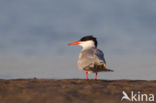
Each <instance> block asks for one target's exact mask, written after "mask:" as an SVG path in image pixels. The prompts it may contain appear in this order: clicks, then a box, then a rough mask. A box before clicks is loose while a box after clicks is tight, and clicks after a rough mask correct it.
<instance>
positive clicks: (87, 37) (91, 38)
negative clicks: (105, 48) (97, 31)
mask: <svg viewBox="0 0 156 103" xmlns="http://www.w3.org/2000/svg"><path fill="white" fill-rule="evenodd" d="M88 40H93V41H94V44H95V46H96V47H97V40H96V38H95V37H93V36H92V35H88V36H84V37H82V38H81V39H80V41H88Z"/></svg>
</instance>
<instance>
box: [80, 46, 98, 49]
mask: <svg viewBox="0 0 156 103" xmlns="http://www.w3.org/2000/svg"><path fill="white" fill-rule="evenodd" d="M90 48H96V47H95V45H85V46H82V50H87V49H90Z"/></svg>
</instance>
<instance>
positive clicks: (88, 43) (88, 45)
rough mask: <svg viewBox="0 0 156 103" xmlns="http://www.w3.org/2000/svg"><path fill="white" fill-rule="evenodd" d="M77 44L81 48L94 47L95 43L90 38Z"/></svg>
mask: <svg viewBox="0 0 156 103" xmlns="http://www.w3.org/2000/svg"><path fill="white" fill-rule="evenodd" d="M79 45H80V46H81V47H82V50H86V49H90V48H96V46H95V43H94V42H93V41H92V40H90V41H85V42H81V43H80V44H79Z"/></svg>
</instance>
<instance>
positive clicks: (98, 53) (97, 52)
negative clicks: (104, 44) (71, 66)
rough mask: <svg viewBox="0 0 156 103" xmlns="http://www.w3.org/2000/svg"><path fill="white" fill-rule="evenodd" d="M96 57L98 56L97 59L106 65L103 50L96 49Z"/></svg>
mask: <svg viewBox="0 0 156 103" xmlns="http://www.w3.org/2000/svg"><path fill="white" fill-rule="evenodd" d="M95 55H96V58H97V59H98V60H99V61H100V62H103V63H104V64H106V60H105V58H104V54H103V52H102V51H101V50H99V49H96V51H95Z"/></svg>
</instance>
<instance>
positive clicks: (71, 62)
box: [0, 0, 156, 80]
mask: <svg viewBox="0 0 156 103" xmlns="http://www.w3.org/2000/svg"><path fill="white" fill-rule="evenodd" d="M155 5H156V1H155V0H150V1H149V0H120V1H117V0H1V1H0V78H1V79H10V78H33V77H37V78H50V79H52V78H53V79H64V78H68V79H70V78H85V72H84V71H81V70H79V69H78V68H77V58H78V55H79V52H80V50H81V47H79V46H68V45H67V44H68V43H70V42H73V41H77V40H79V39H80V38H81V37H83V36H85V35H93V36H95V37H97V39H98V41H99V45H98V48H100V49H101V50H102V51H103V52H104V54H105V58H106V61H107V65H108V67H109V68H110V69H113V70H114V72H113V73H99V78H100V79H146V80H153V79H156V76H155V73H156V66H155V65H156V6H155ZM90 78H94V74H91V75H90Z"/></svg>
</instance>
